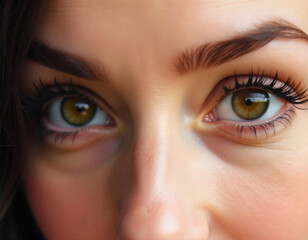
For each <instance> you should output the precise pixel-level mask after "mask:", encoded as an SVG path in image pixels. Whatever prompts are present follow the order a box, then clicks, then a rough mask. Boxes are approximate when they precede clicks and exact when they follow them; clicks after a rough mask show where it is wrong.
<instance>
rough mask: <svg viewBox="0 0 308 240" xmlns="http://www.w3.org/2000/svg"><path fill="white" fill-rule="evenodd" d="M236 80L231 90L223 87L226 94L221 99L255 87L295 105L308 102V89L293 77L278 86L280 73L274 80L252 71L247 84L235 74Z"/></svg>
mask: <svg viewBox="0 0 308 240" xmlns="http://www.w3.org/2000/svg"><path fill="white" fill-rule="evenodd" d="M234 80H235V82H234V87H232V88H230V87H227V86H225V85H224V86H222V87H223V89H224V91H225V94H224V95H223V96H222V97H221V99H223V98H225V97H226V96H227V95H229V94H230V93H231V92H234V91H236V90H239V89H245V88H251V87H255V88H262V89H264V90H267V91H270V92H272V93H274V94H275V95H276V96H278V97H281V98H283V99H284V100H286V101H287V102H289V103H291V104H293V105H299V104H304V103H306V102H308V88H307V89H305V88H303V87H302V86H301V83H296V82H295V81H294V80H293V79H292V78H291V77H289V78H288V79H287V81H286V82H285V83H284V84H283V85H282V86H276V85H277V81H278V72H276V74H275V76H274V78H272V79H271V78H269V77H267V76H266V74H265V73H264V71H263V72H262V73H261V74H260V73H259V72H258V73H257V74H256V75H255V74H254V73H253V71H250V74H249V76H248V81H247V82H239V80H238V76H237V75H236V74H234ZM297 108H299V107H297ZM299 109H301V108H299Z"/></svg>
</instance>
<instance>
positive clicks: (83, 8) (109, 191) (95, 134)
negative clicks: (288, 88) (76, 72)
mask: <svg viewBox="0 0 308 240" xmlns="http://www.w3.org/2000/svg"><path fill="white" fill-rule="evenodd" d="M274 17H280V18H283V19H286V20H288V21H289V22H291V23H293V24H295V25H296V26H298V27H299V28H300V29H302V30H303V31H305V32H306V33H308V1H307V0H303V1H300V0H294V1H288V0H271V1H267V0H266V1H265V0H258V1H254V0H251V1H247V0H245V1H244V0H235V1H221V0H216V1H211V0H190V1H185V0H177V1H172V0H131V1H124V0H112V1H109V0H74V1H69V0H55V1H51V2H50V3H49V4H48V5H46V6H45V7H44V9H43V12H42V19H41V20H40V21H39V23H38V27H37V29H36V31H35V36H36V38H39V39H43V40H44V41H46V42H49V43H52V45H53V46H55V47H57V48H59V49H63V50H65V51H66V52H69V53H72V54H76V55H78V56H82V57H84V58H87V59H91V61H93V62H94V63H95V64H97V65H98V66H100V67H99V68H100V69H101V70H102V69H103V70H104V72H106V73H107V75H108V80H103V77H102V76H101V77H98V78H97V79H94V80H88V79H83V78H79V77H76V76H70V75H68V74H66V73H63V72H60V71H56V70H53V69H51V68H47V67H45V66H42V65H40V64H38V63H34V62H33V61H28V62H27V63H26V64H25V68H24V69H25V70H24V75H23V76H24V78H23V81H22V86H23V87H24V89H25V91H26V92H27V94H34V93H35V91H34V88H33V87H32V82H33V81H35V82H36V83H38V77H39V76H40V77H41V79H42V81H43V82H44V84H46V85H48V84H52V83H53V78H54V77H56V78H57V80H58V81H59V82H62V83H66V82H68V80H69V79H70V78H71V79H72V81H73V83H74V84H75V85H79V86H83V87H85V88H87V89H89V90H91V91H93V92H94V93H95V94H97V95H98V96H100V97H101V98H103V99H104V100H105V101H106V102H107V103H108V104H109V105H110V106H111V107H112V109H114V112H113V111H112V110H110V109H109V110H107V109H108V107H106V106H103V108H104V107H105V109H106V111H107V112H108V113H109V114H110V115H111V116H112V117H113V118H114V119H115V121H116V123H117V124H116V126H115V127H113V128H104V127H101V126H91V127H89V129H90V130H89V132H88V133H82V134H80V135H77V137H76V139H75V141H74V143H73V142H72V139H70V137H68V138H67V139H65V140H64V141H63V142H59V141H58V142H54V141H53V140H50V139H48V138H45V139H44V140H43V141H40V140H39V137H35V138H33V139H32V140H31V141H29V147H28V153H27V167H26V170H25V177H24V189H25V192H26V195H27V197H28V201H29V205H30V207H31V209H32V211H33V214H34V216H35V218H36V220H37V222H38V225H39V227H40V228H41V230H42V232H43V234H44V236H46V238H47V239H50V240H53V239H54V240H56V239H57V240H62V239H63V240H69V239H74V240H79V239H80V240H82V239H91V240H99V239H125V240H126V239H127V240H132V239H134V240H141V239H149V240H165V239H166V240H167V239H179V240H180V239H183V240H184V239H191V240H193V239H206V240H208V239H210V240H247V239H252V240H254V239H255V240H272V239H277V240H278V239H279V240H291V239H292V240H293V239H296V240H305V239H308V201H307V196H308V188H307V186H308V174H307V173H308V161H307V160H308V159H307V156H308V150H307V145H308V138H307V132H308V125H307V121H308V111H301V110H298V109H295V113H296V116H293V117H292V122H291V125H289V126H284V125H278V126H277V134H276V135H275V136H272V135H271V136H269V137H268V138H266V137H264V136H263V137H262V133H259V138H252V139H250V140H247V139H245V137H238V136H237V135H236V134H235V135H232V136H231V135H230V134H227V133H226V132H225V131H220V130H218V126H216V125H215V124H213V123H206V122H204V121H203V120H202V119H203V117H204V115H205V114H206V113H207V112H209V111H210V110H211V109H213V108H215V105H216V102H215V101H213V100H211V99H212V98H213V96H215V93H216V97H217V96H218V95H219V92H215V91H218V90H217V89H218V87H217V83H219V82H220V81H221V80H222V79H224V78H225V77H228V76H232V75H233V73H234V72H238V73H242V74H248V73H249V70H251V69H252V68H253V69H254V70H255V71H257V70H258V69H262V70H263V69H264V70H265V71H266V72H275V71H279V76H281V78H282V79H281V80H282V81H284V80H285V79H283V78H287V76H289V75H291V76H292V77H293V78H294V79H295V80H296V81H297V82H299V81H301V82H302V84H303V86H305V87H306V88H307V87H308V68H307V64H308V44H307V43H305V42H304V41H296V40H279V39H278V40H275V41H273V42H271V43H270V44H268V45H266V46H265V47H263V48H261V49H259V50H257V51H255V52H252V53H249V54H247V55H245V56H242V57H240V58H238V59H236V60H233V61H230V62H228V63H225V64H223V65H220V66H216V67H211V68H208V69H201V70H198V71H196V72H192V73H189V74H186V75H180V74H178V73H177V72H176V71H175V69H174V65H173V64H174V59H176V57H177V55H178V54H179V52H181V51H184V50H185V49H188V48H190V47H192V46H199V45H201V44H204V43H208V42H212V41H219V40H222V39H225V38H227V37H230V36H233V35H234V34H235V33H236V32H239V31H243V30H245V29H246V28H249V27H251V26H252V25H253V24H256V23H258V21H262V20H269V19H272V18H274ZM102 66H103V67H102ZM211 93H212V94H211ZM218 97H219V96H218ZM306 106H307V105H306ZM301 107H303V106H301ZM31 124H35V123H33V122H32V123H31V122H30V123H29V126H30V125H31ZM31 129H35V128H31ZM38 135H39V134H38ZM263 135H264V134H263Z"/></svg>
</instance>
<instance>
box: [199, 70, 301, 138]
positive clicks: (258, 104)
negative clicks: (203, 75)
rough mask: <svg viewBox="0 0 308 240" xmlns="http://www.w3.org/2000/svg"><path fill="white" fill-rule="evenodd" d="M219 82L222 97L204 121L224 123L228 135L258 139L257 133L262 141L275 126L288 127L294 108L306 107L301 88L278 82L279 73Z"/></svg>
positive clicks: (287, 82)
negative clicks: (270, 75) (261, 137)
mask: <svg viewBox="0 0 308 240" xmlns="http://www.w3.org/2000/svg"><path fill="white" fill-rule="evenodd" d="M222 82H223V83H222V84H220V87H221V88H222V89H223V91H224V95H223V96H222V97H221V98H220V100H219V102H218V103H217V104H216V106H215V107H214V108H213V109H212V110H211V111H210V112H209V113H207V114H206V115H205V117H204V121H205V122H207V123H220V122H223V123H224V124H223V125H224V127H225V130H227V132H228V133H232V132H233V135H238V136H239V137H245V134H246V135H247V134H248V135H249V136H251V134H253V135H254V136H255V137H257V136H258V135H259V134H260V131H261V134H263V133H265V137H269V136H272V135H271V134H275V133H276V126H277V124H281V125H283V126H285V125H289V124H291V121H292V116H293V115H294V113H295V111H294V109H293V108H294V106H296V105H300V104H303V103H305V101H306V98H307V93H306V90H305V89H303V88H302V87H301V86H300V84H295V82H294V80H292V78H290V77H289V78H288V79H287V81H286V82H281V81H280V80H279V77H278V73H276V75H275V76H274V78H270V77H267V76H266V74H264V73H262V74H261V75H259V74H257V75H254V74H253V72H251V73H250V75H248V76H239V77H237V76H234V77H231V78H226V79H225V80H223V81H222ZM222 128H223V127H222ZM232 130H236V131H232ZM243 133H245V134H243Z"/></svg>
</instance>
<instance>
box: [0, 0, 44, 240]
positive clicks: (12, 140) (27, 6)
mask: <svg viewBox="0 0 308 240" xmlns="http://www.w3.org/2000/svg"><path fill="white" fill-rule="evenodd" d="M42 4H43V1H39V0H1V3H0V11H1V12H0V18H1V24H0V33H1V35H0V36H1V37H0V74H1V75H0V239H5V240H11V239H18V240H19V239H43V238H42V236H41V234H40V231H39V230H38V228H37V226H36V223H35V220H34V218H33V217H32V215H31V211H30V210H29V207H28V205H27V203H26V200H25V197H24V194H23V191H22V188H21V187H20V186H19V185H20V180H21V178H22V169H23V161H22V160H23V159H22V157H21V156H22V152H23V145H24V144H23V143H24V139H25V124H24V117H23V112H22V108H21V97H20V94H19V88H18V86H19V79H20V77H21V76H20V72H21V68H22V65H23V62H24V61H25V59H26V55H27V52H28V48H29V45H30V43H31V41H32V37H33V31H34V27H35V23H36V22H37V19H38V13H39V12H40V8H41V6H42Z"/></svg>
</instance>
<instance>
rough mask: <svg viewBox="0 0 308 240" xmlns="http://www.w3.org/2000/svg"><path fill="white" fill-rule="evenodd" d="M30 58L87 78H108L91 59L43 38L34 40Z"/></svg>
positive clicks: (29, 54)
mask: <svg viewBox="0 0 308 240" xmlns="http://www.w3.org/2000/svg"><path fill="white" fill-rule="evenodd" d="M27 57H28V59H31V60H33V61H35V62H37V63H40V64H42V65H44V66H46V67H49V68H52V69H55V70H58V71H61V72H65V73H68V74H71V75H74V76H77V77H81V78H86V79H101V78H106V77H105V75H104V73H103V71H98V68H97V67H96V66H95V65H94V64H93V63H91V62H90V61H89V60H87V59H85V58H82V57H80V56H76V55H74V54H71V53H66V52H64V51H63V50H60V49H57V48H54V47H52V46H51V45H50V44H47V43H45V42H43V41H41V40H33V41H32V43H31V45H30V48H29V50H28V54H27Z"/></svg>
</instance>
